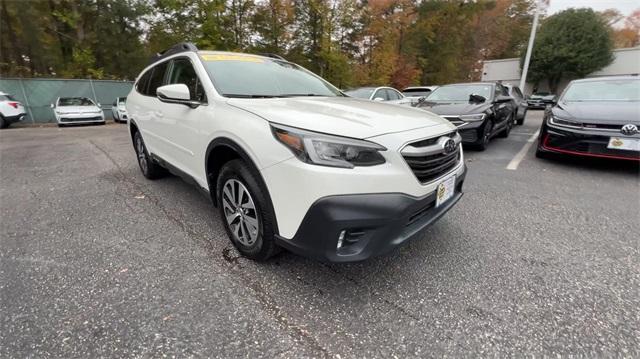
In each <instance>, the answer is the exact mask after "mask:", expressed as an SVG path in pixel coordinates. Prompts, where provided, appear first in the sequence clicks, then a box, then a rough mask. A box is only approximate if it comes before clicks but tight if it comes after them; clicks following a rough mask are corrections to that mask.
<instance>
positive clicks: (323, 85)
mask: <svg viewBox="0 0 640 359" xmlns="http://www.w3.org/2000/svg"><path fill="white" fill-rule="evenodd" d="M200 57H201V58H202V63H203V64H204V67H205V69H206V70H207V73H208V74H209V77H211V81H213V84H214V86H215V88H216V90H217V91H218V92H219V93H220V94H222V95H223V96H226V97H239V98H252V97H256V98H259V97H293V96H341V93H340V90H338V89H337V88H335V87H333V86H332V85H331V84H329V83H328V82H326V81H324V80H323V79H321V78H320V77H318V76H316V75H314V74H313V73H311V72H309V71H307V70H305V69H303V68H302V67H300V66H298V65H295V64H292V63H289V62H286V61H281V60H276V59H267V58H262V57H256V56H251V55H242V54H201V55H200Z"/></svg>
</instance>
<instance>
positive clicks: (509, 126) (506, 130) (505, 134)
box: [500, 116, 515, 138]
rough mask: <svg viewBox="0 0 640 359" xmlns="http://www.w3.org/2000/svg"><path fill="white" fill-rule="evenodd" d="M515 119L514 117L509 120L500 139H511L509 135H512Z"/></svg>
mask: <svg viewBox="0 0 640 359" xmlns="http://www.w3.org/2000/svg"><path fill="white" fill-rule="evenodd" d="M514 118H515V117H513V116H512V117H510V118H509V119H508V120H507V125H506V126H505V128H504V130H502V132H500V137H502V138H507V137H509V133H511V128H512V127H513V122H514V121H513V120H514Z"/></svg>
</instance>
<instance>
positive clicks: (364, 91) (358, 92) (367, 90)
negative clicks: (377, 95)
mask: <svg viewBox="0 0 640 359" xmlns="http://www.w3.org/2000/svg"><path fill="white" fill-rule="evenodd" d="M373 90H375V88H372V87H363V88H359V89H353V90H349V91H345V92H344V93H345V94H347V96H351V97H357V98H364V99H369V98H370V97H371V94H372V93H373Z"/></svg>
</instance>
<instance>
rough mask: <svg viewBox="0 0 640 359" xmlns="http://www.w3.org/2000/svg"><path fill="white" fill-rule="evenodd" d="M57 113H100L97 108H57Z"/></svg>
mask: <svg viewBox="0 0 640 359" xmlns="http://www.w3.org/2000/svg"><path fill="white" fill-rule="evenodd" d="M56 111H58V112H59V113H94V112H99V111H102V110H101V109H100V108H99V107H98V106H58V107H56Z"/></svg>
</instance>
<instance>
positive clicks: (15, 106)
mask: <svg viewBox="0 0 640 359" xmlns="http://www.w3.org/2000/svg"><path fill="white" fill-rule="evenodd" d="M19 105H20V102H9V106H11V107H13V108H18V106H19Z"/></svg>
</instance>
